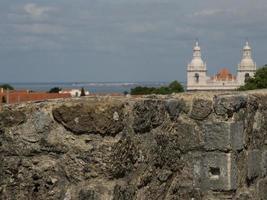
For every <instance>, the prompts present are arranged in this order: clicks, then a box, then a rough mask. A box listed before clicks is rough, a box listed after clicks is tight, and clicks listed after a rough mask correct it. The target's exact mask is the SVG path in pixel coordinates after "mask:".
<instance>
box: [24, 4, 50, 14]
mask: <svg viewBox="0 0 267 200" xmlns="http://www.w3.org/2000/svg"><path fill="white" fill-rule="evenodd" d="M23 9H24V11H25V12H26V13H27V14H29V15H31V16H33V17H40V16H42V15H44V14H46V13H47V12H50V11H54V10H55V8H53V7H48V6H38V5H36V4H34V3H28V4H26V5H25V6H24V7H23Z"/></svg>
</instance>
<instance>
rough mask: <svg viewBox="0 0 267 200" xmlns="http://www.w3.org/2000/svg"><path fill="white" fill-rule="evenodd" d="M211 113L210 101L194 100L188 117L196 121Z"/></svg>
mask: <svg viewBox="0 0 267 200" xmlns="http://www.w3.org/2000/svg"><path fill="white" fill-rule="evenodd" d="M211 112H212V101H210V100H207V99H194V100H193V106H192V110H191V113H190V117H191V118H192V119H196V120H203V119H205V118H207V117H208V116H209V115H210V113H211Z"/></svg>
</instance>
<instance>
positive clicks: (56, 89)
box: [49, 87, 62, 93]
mask: <svg viewBox="0 0 267 200" xmlns="http://www.w3.org/2000/svg"><path fill="white" fill-rule="evenodd" d="M61 90H62V89H61V88H59V87H53V88H51V89H50V90H49V93H59V92H60V91H61Z"/></svg>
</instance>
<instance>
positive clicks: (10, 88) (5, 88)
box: [0, 84, 14, 90]
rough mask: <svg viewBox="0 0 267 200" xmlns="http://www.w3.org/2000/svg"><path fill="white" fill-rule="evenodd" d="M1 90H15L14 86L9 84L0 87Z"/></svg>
mask: <svg viewBox="0 0 267 200" xmlns="http://www.w3.org/2000/svg"><path fill="white" fill-rule="evenodd" d="M0 88H3V89H4V90H14V88H13V86H11V85H9V84H2V85H0Z"/></svg>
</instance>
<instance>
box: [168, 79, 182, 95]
mask: <svg viewBox="0 0 267 200" xmlns="http://www.w3.org/2000/svg"><path fill="white" fill-rule="evenodd" d="M169 88H170V90H171V92H172V93H178V92H184V88H183V86H182V85H181V84H180V83H179V82H178V81H173V82H171V83H170V85H169Z"/></svg>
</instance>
